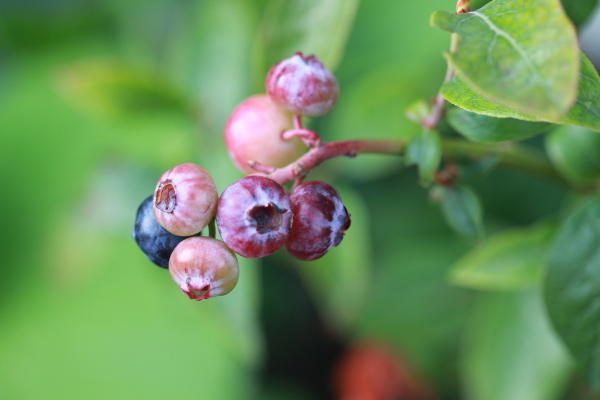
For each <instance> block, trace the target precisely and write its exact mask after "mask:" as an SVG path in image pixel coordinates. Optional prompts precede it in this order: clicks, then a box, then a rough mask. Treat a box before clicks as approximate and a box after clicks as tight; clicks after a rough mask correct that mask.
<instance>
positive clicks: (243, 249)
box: [133, 53, 399, 300]
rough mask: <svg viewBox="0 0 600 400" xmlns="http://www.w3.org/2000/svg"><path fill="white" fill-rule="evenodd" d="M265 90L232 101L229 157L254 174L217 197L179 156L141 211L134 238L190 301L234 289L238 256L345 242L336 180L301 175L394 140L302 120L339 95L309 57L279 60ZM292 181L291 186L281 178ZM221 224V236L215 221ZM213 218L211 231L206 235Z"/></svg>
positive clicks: (346, 219) (307, 253)
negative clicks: (316, 128)
mask: <svg viewBox="0 0 600 400" xmlns="http://www.w3.org/2000/svg"><path fill="white" fill-rule="evenodd" d="M266 89H267V93H268V94H259V95H255V96H252V97H250V98H248V99H246V100H244V101H243V102H242V103H241V104H240V105H239V106H238V107H236V108H235V109H234V110H233V112H232V114H231V116H230V117H229V119H228V121H227V123H226V125H225V129H224V139H225V144H226V146H227V149H228V151H229V154H230V156H231V159H232V161H233V162H234V164H235V165H236V166H237V167H238V168H239V169H240V170H241V171H242V172H244V173H247V174H250V175H248V176H245V177H243V178H241V179H239V180H238V181H236V182H234V183H232V184H231V185H229V186H228V187H227V188H226V189H225V190H224V191H223V193H221V195H220V196H218V193H217V189H216V186H215V184H214V182H213V180H212V178H211V176H210V174H209V173H208V172H207V171H206V170H205V169H204V168H202V167H200V166H198V165H195V164H190V163H186V164H180V165H177V166H175V167H173V168H171V169H169V170H168V171H166V172H165V173H164V174H163V175H162V176H161V177H160V179H159V180H158V183H157V184H156V188H155V190H154V195H153V196H151V197H149V198H147V199H146V200H144V202H142V204H141V205H140V207H139V209H138V214H137V218H136V223H135V226H134V231H133V237H134V239H135V241H136V242H137V244H138V246H139V247H140V249H141V250H142V251H143V252H144V253H145V254H146V256H148V258H149V259H150V260H151V261H152V262H154V263H155V264H156V265H158V266H160V267H163V268H168V269H169V271H170V273H171V276H172V278H173V280H174V281H175V282H176V283H177V284H178V285H179V287H180V288H181V290H182V291H183V292H184V293H185V294H187V295H188V296H189V297H190V298H191V299H194V300H203V299H207V298H209V297H213V296H219V295H224V294H227V293H229V292H230V291H231V290H232V289H233V288H234V287H235V285H236V283H237V281H238V275H239V268H238V263H237V259H236V254H239V255H241V256H243V257H248V258H257V257H265V256H267V255H269V254H272V253H273V252H275V251H277V250H278V249H280V248H282V247H285V248H286V250H287V251H288V252H289V253H290V254H291V255H293V256H294V257H296V258H298V259H300V260H307V261H308V260H315V259H318V258H320V257H322V256H323V255H325V253H327V251H328V250H329V249H330V248H331V247H334V246H337V245H338V244H339V243H340V242H341V241H342V239H343V237H344V233H345V231H346V230H347V229H348V228H349V227H350V215H349V214H348V211H347V210H346V207H344V204H343V203H342V200H341V199H340V196H339V195H338V193H337V192H336V190H335V189H334V188H333V187H332V186H331V185H329V184H328V183H326V182H322V181H310V182H304V183H303V182H302V180H303V179H304V177H305V176H306V175H307V174H308V172H309V171H310V170H311V169H312V168H314V167H316V166H317V165H319V164H320V163H321V162H323V161H325V160H326V159H329V158H332V157H337V156H342V155H344V156H353V155H356V154H357V153H359V152H381V153H390V152H393V151H395V149H397V147H398V143H397V142H392V141H389V142H388V141H373V142H367V141H346V142H331V143H323V142H322V141H321V139H320V138H319V136H318V135H317V134H316V133H315V132H313V131H311V130H308V129H305V128H304V127H303V125H302V119H301V118H302V116H310V117H318V116H322V115H325V114H326V113H328V112H329V111H330V110H331V109H332V108H333V107H334V106H335V103H336V101H337V98H338V94H339V88H338V83H337V80H336V79H335V77H334V76H333V74H332V73H331V72H329V71H328V70H327V69H326V68H325V66H324V65H323V64H322V63H321V62H320V61H319V60H318V59H317V58H316V57H315V56H313V55H311V56H307V57H305V56H303V55H302V54H301V53H296V54H295V55H293V56H292V57H290V58H288V59H285V60H283V61H281V62H280V63H278V64H276V65H275V66H274V67H273V68H272V69H271V70H270V71H269V73H268V75H267V79H266ZM306 147H308V148H309V150H308V151H306ZM398 151H399V149H398ZM303 152H305V154H304V155H302V153H303ZM292 180H293V181H294V184H293V186H292V188H291V190H290V192H289V193H288V192H287V191H286V189H285V188H284V187H283V186H282V185H284V184H285V183H287V182H289V181H292ZM215 222H216V226H217V228H218V231H219V234H220V236H221V239H222V240H218V239H216V238H215V232H214V230H212V229H210V228H211V226H214V225H213V224H214V223H215ZM207 226H208V227H209V236H210V237H205V236H202V230H203V229H205V228H206V227H207ZM211 231H212V232H211Z"/></svg>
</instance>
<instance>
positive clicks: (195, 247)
mask: <svg viewBox="0 0 600 400" xmlns="http://www.w3.org/2000/svg"><path fill="white" fill-rule="evenodd" d="M169 272H170V273H171V277H172V278H173V280H174V281H175V283H177V284H178V285H179V287H180V288H181V290H182V291H183V292H184V293H185V294H187V295H188V297H189V298H190V299H193V300H204V299H208V298H209V297H215V296H222V295H224V294H227V293H229V292H231V291H232V290H233V288H234V287H235V285H236V284H237V281H238V276H239V268H238V263H237V259H236V257H235V254H234V253H233V252H232V251H231V250H229V249H228V248H227V246H225V243H223V242H221V241H220V240H217V239H213V238H208V237H191V238H187V239H185V240H184V241H182V242H181V243H179V244H178V245H177V247H175V250H174V251H173V254H171V260H170V261H169Z"/></svg>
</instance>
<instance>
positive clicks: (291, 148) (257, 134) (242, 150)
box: [224, 94, 304, 173]
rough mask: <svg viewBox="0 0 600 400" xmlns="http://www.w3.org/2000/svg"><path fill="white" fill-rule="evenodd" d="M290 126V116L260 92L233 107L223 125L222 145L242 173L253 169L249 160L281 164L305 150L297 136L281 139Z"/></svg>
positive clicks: (276, 165)
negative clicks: (223, 141)
mask: <svg viewBox="0 0 600 400" xmlns="http://www.w3.org/2000/svg"><path fill="white" fill-rule="evenodd" d="M289 129H292V115H291V114H290V113H289V112H287V111H286V110H285V109H283V108H282V107H281V106H279V105H277V104H275V103H274V102H273V100H271V98H270V97H269V96H267V95H266V94H259V95H255V96H252V97H249V98H247V99H246V100H244V101H243V102H242V103H241V104H240V105H238V106H237V107H236V108H235V110H233V112H232V113H231V115H230V116H229V119H228V120H227V124H225V131H224V133H225V145H226V146H227V150H228V151H229V155H230V156H231V158H232V160H233V162H234V163H235V165H236V166H237V167H238V168H239V169H240V170H241V171H242V172H246V173H252V172H256V171H254V170H253V169H252V168H250V167H249V166H248V162H249V161H258V162H260V163H261V164H265V165H269V166H272V167H283V166H284V165H287V164H289V163H290V162H292V161H293V160H295V159H296V158H298V157H299V156H300V155H301V154H302V152H303V151H304V146H303V144H302V142H301V141H300V140H299V139H297V138H295V139H291V140H283V139H282V138H281V133H282V132H284V131H286V130H289Z"/></svg>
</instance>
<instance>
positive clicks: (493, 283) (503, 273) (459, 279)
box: [450, 224, 554, 290]
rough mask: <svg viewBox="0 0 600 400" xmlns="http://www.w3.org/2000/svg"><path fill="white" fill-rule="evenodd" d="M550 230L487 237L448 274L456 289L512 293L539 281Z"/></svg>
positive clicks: (521, 231) (509, 232)
mask: <svg viewBox="0 0 600 400" xmlns="http://www.w3.org/2000/svg"><path fill="white" fill-rule="evenodd" d="M553 232H554V229H553V227H552V226H550V225H547V224H544V225H540V226H536V227H533V228H527V229H512V230H509V231H506V232H501V233H498V234H496V235H494V236H491V237H489V238H488V239H487V240H486V241H485V242H483V243H481V244H480V245H478V246H477V247H476V248H475V249H473V250H472V251H470V252H469V253H467V254H466V255H465V256H464V257H462V258H461V259H460V260H458V261H457V262H456V263H455V264H454V265H453V267H452V270H451V272H450V279H451V281H452V282H453V283H454V284H456V285H459V286H464V287H468V288H473V289H483V290H511V289H519V288H526V287H530V286H533V285H535V284H537V283H539V282H540V281H541V278H542V275H543V273H544V269H545V267H546V250H547V248H548V245H549V242H550V239H551V235H552V233H553Z"/></svg>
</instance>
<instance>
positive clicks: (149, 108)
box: [60, 59, 192, 119]
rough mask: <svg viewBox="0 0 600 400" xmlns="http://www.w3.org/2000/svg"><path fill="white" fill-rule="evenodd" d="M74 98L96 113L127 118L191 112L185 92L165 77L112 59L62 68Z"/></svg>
mask: <svg viewBox="0 0 600 400" xmlns="http://www.w3.org/2000/svg"><path fill="white" fill-rule="evenodd" d="M60 83H61V88H62V89H63V91H64V92H65V93H66V94H67V95H68V97H69V98H70V99H71V101H72V102H73V103H74V104H75V105H77V106H79V107H82V108H84V109H86V110H87V111H89V112H90V113H92V114H95V115H99V116H103V117H106V116H108V117H117V118H127V119H131V118H132V117H137V116H139V115H155V114H156V113H157V112H158V113H165V112H166V113H179V114H184V115H185V114H191V110H192V108H191V106H190V104H189V103H188V102H187V99H186V98H185V96H184V95H183V93H182V92H180V91H179V90H177V88H175V87H174V86H172V85H171V84H169V82H167V81H165V79H164V78H161V77H160V76H158V75H156V74H153V73H150V72H148V71H144V70H140V69H136V68H133V67H130V66H127V65H126V64H123V63H122V62H119V61H115V60H108V59H95V60H89V61H82V62H79V63H77V64H74V65H71V66H69V67H67V68H65V69H63V70H62V71H61V74H60Z"/></svg>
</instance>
